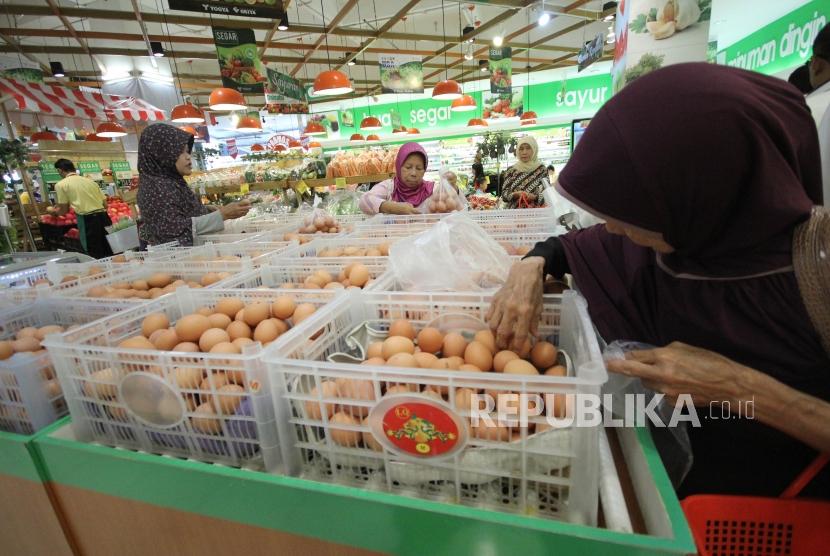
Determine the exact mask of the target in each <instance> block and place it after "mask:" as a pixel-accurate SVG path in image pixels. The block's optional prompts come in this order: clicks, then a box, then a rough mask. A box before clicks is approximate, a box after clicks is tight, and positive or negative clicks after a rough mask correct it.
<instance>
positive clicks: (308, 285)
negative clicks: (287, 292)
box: [279, 263, 372, 290]
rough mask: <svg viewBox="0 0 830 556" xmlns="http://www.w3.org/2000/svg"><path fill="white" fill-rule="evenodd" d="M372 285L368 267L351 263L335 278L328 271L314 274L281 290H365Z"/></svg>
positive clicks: (290, 283) (286, 285)
mask: <svg viewBox="0 0 830 556" xmlns="http://www.w3.org/2000/svg"><path fill="white" fill-rule="evenodd" d="M371 283H372V274H371V272H370V271H369V269H368V268H367V267H366V265H363V264H360V263H351V264H348V265H346V266H344V267H343V268H342V269H341V270H340V273H339V274H338V275H337V276H336V277H334V276H332V275H331V273H330V272H328V271H326V270H318V271H316V272H313V273H312V274H310V275H309V276H307V277H306V278H305V280H303V282H302V283H300V284H295V283H292V282H289V283H286V284H281V285H280V286H279V287H281V288H287V289H292V288H300V289H305V290H319V289H324V290H333V289H343V288H359V289H363V288H365V287H366V286H368V285H369V284H371Z"/></svg>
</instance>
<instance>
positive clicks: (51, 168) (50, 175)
mask: <svg viewBox="0 0 830 556" xmlns="http://www.w3.org/2000/svg"><path fill="white" fill-rule="evenodd" d="M40 175H41V176H43V180H44V181H45V182H46V183H55V182H58V181H61V175H60V174H58V171H57V170H55V163H54V162H41V163H40Z"/></svg>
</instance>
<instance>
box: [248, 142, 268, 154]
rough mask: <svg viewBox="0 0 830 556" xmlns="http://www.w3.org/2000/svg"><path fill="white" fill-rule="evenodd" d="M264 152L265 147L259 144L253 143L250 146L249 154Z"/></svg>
mask: <svg viewBox="0 0 830 556" xmlns="http://www.w3.org/2000/svg"><path fill="white" fill-rule="evenodd" d="M264 150H265V147H263V146H262V145H260V144H259V143H254V144H253V145H251V152H253V153H261V152H262V151H264Z"/></svg>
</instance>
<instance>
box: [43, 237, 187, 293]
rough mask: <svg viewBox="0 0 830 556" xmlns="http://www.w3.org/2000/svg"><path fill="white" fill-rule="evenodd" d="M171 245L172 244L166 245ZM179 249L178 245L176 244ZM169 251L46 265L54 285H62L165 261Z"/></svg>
mask: <svg viewBox="0 0 830 556" xmlns="http://www.w3.org/2000/svg"><path fill="white" fill-rule="evenodd" d="M166 245H171V246H172V244H166ZM176 246H177V247H176V248H177V249H178V244H176ZM170 253H171V251H170V250H168V249H153V250H152V251H149V250H148V251H125V252H124V253H121V254H119V255H113V256H112V257H106V258H103V259H97V260H94V261H87V262H85V263H61V262H56V261H49V262H47V263H46V273H47V275H48V277H49V281H50V282H52V284H55V285H57V284H60V283H61V282H63V281H64V280H65V279H66V278H83V277H85V276H95V275H96V274H102V273H103V272H105V271H107V270H112V269H122V270H123V269H124V268H126V267H127V265H130V264H142V263H144V262H146V261H154V260H163V259H165V258H166V257H168V256H169V255H170Z"/></svg>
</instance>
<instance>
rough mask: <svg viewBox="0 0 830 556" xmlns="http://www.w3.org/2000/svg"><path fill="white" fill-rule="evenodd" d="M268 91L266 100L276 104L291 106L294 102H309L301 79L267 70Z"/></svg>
mask: <svg viewBox="0 0 830 556" xmlns="http://www.w3.org/2000/svg"><path fill="white" fill-rule="evenodd" d="M266 71H267V74H268V91H266V93H267V96H266V100H267V101H268V102H272V103H274V104H276V103H281V104H291V103H294V102H308V99H307V98H306V95H305V89H304V88H303V85H302V83H300V80H299V79H294V78H293V77H291V76H290V75H286V74H284V73H280V72H278V71H276V70H272V69H271V68H267V70H266Z"/></svg>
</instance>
